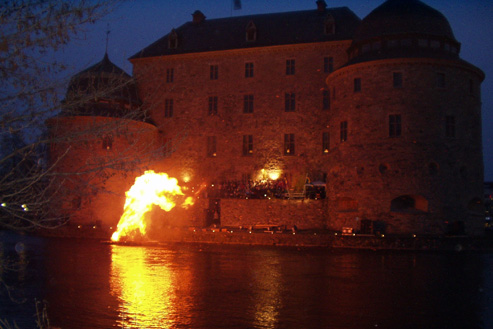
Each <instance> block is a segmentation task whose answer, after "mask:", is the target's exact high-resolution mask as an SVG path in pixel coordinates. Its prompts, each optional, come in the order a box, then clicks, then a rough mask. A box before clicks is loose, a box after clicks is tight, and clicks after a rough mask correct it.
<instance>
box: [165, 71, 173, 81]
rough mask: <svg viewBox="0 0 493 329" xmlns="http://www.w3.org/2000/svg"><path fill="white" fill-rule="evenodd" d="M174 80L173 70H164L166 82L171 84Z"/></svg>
mask: <svg viewBox="0 0 493 329" xmlns="http://www.w3.org/2000/svg"><path fill="white" fill-rule="evenodd" d="M173 80H174V69H167V70H166V82H167V83H171V82H173Z"/></svg>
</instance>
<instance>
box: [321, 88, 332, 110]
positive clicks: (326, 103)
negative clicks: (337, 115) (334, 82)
mask: <svg viewBox="0 0 493 329" xmlns="http://www.w3.org/2000/svg"><path fill="white" fill-rule="evenodd" d="M322 98H323V101H322V109H323V110H324V111H328V110H330V92H329V91H328V90H324V91H323V96H322Z"/></svg>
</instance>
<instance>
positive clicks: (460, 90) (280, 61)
mask: <svg viewBox="0 0 493 329" xmlns="http://www.w3.org/2000/svg"><path fill="white" fill-rule="evenodd" d="M316 4H317V6H316V8H314V9H313V10H305V11H296V12H284V13H273V14H262V15H251V16H241V17H228V18H221V19H210V20H209V19H207V18H206V16H205V15H204V14H203V13H202V12H200V11H196V12H195V13H193V15H192V16H193V17H192V21H190V22H187V23H185V24H183V25H182V26H180V27H178V28H176V29H172V30H171V31H170V32H169V34H167V35H165V36H164V37H162V38H161V39H159V40H157V41H156V42H154V43H153V44H151V45H149V46H148V47H146V48H144V49H142V50H141V51H139V52H138V53H137V54H135V55H134V56H132V57H131V58H130V61H131V63H132V64H133V78H132V77H130V76H127V75H126V74H124V73H123V72H122V71H121V70H120V69H119V68H118V67H116V66H115V65H114V64H112V63H111V62H110V61H109V59H108V58H107V56H105V58H104V59H103V61H102V62H100V63H98V64H96V65H94V66H93V67H91V68H89V69H87V70H85V71H83V72H81V73H79V74H78V75H76V76H75V77H74V78H73V79H72V82H71V85H70V86H69V89H68V91H67V97H66V99H67V103H69V101H72V103H73V100H74V99H75V100H77V104H78V105H77V106H75V107H74V106H72V107H71V108H70V111H68V110H67V111H66V112H65V113H63V112H62V114H61V115H60V116H58V117H57V118H54V119H52V120H50V121H49V127H50V131H51V133H52V134H53V135H55V136H68V133H69V132H70V133H73V132H74V131H76V132H78V133H79V135H78V136H79V137H78V138H77V141H76V142H74V139H73V138H72V139H70V140H69V139H67V141H66V142H63V141H62V142H59V143H56V144H54V145H52V148H51V159H52V163H54V164H55V167H57V168H58V169H57V170H58V171H60V172H63V173H65V175H64V177H65V178H64V180H63V183H60V186H64V188H62V190H64V191H66V192H64V195H65V198H64V201H63V204H62V205H60V209H62V210H63V211H67V213H69V214H70V216H72V217H73V219H74V221H75V222H77V221H80V222H81V223H82V222H84V221H85V222H87V221H101V222H102V223H103V224H104V225H108V226H114V225H115V224H116V222H117V221H118V218H119V214H121V209H122V206H123V200H124V192H125V191H126V190H127V189H128V187H129V186H131V184H132V182H133V179H134V178H135V177H136V176H138V175H140V174H141V173H142V172H143V170H144V169H154V170H156V171H164V172H167V173H168V174H169V175H170V176H173V177H176V178H177V179H178V180H179V181H180V183H181V184H182V185H183V186H189V187H190V190H193V189H194V188H196V187H198V186H201V185H202V186H207V190H206V191H207V193H203V194H201V195H202V198H200V200H198V202H197V203H196V205H195V207H194V209H193V210H191V211H190V212H189V213H188V214H181V216H183V218H184V219H183V221H181V223H180V225H183V226H187V225H189V226H207V225H210V224H219V225H224V226H248V225H255V224H276V225H286V226H294V225H296V226H297V227H298V228H306V229H329V230H333V231H341V230H342V229H343V228H345V229H346V228H350V229H352V230H353V231H356V232H361V233H374V232H381V233H388V234H438V235H442V234H468V235H480V234H482V232H483V231H484V211H483V209H484V208H483V203H482V194H483V190H482V189H483V159H482V142H481V95H480V85H481V82H482V81H483V80H484V73H483V72H482V71H481V70H480V69H478V68H476V67H475V66H473V65H471V64H469V63H467V62H465V61H464V60H462V59H461V58H460V56H459V53H460V43H459V42H458V41H457V40H456V39H455V37H454V34H453V32H452V29H451V27H450V24H449V23H448V21H447V19H446V18H445V17H444V16H443V15H442V14H441V13H440V12H438V11H437V10H435V9H433V8H431V7H429V6H428V5H426V4H424V3H423V2H421V1H418V0H387V1H385V2H384V3H383V4H382V5H380V6H379V7H377V8H376V9H375V10H373V11H372V12H371V13H370V14H369V15H368V16H366V17H365V18H364V19H362V20H360V19H359V18H358V17H357V16H356V15H355V14H354V13H353V12H352V11H351V10H350V9H348V8H347V7H342V8H327V5H326V3H325V1H323V0H319V1H317V2H316ZM115 81H117V82H119V83H120V87H118V88H116V89H115V90H112V92H110V93H107V92H106V93H103V94H101V95H98V96H96V97H95V96H94V95H95V94H97V92H98V90H100V89H101V86H107V85H108V84H110V82H115ZM121 85H123V87H122V86H121ZM74 86H75V87H74ZM81 86H82V87H81ZM86 96H87V97H86ZM80 104H82V105H80ZM74 111H75V112H74ZM135 113H137V114H135ZM67 138H68V137H67ZM62 139H63V138H62ZM69 148H70V149H69ZM121 159H126V160H128V159H130V161H123V160H121ZM137 160H138V161H137ZM98 163H105V164H108V163H109V164H110V165H109V166H105V169H104V170H102V171H96V170H94V171H93V170H91V166H94V165H95V164H98ZM139 173H140V174H139ZM256 186H261V188H258V189H257V192H258V191H260V194H259V193H257V195H255V192H252V190H255V187H256ZM309 190H311V191H313V190H315V191H316V192H315V193H313V194H311V195H310V196H311V198H307V197H308V193H309Z"/></svg>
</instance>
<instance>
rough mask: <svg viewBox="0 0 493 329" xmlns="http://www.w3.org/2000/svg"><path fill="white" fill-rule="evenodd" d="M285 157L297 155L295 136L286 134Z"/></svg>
mask: <svg viewBox="0 0 493 329" xmlns="http://www.w3.org/2000/svg"><path fill="white" fill-rule="evenodd" d="M284 155H295V151H294V134H284Z"/></svg>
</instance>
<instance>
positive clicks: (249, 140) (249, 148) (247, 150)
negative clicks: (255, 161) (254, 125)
mask: <svg viewBox="0 0 493 329" xmlns="http://www.w3.org/2000/svg"><path fill="white" fill-rule="evenodd" d="M252 154H253V135H243V155H245V156H249V155H252Z"/></svg>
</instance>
